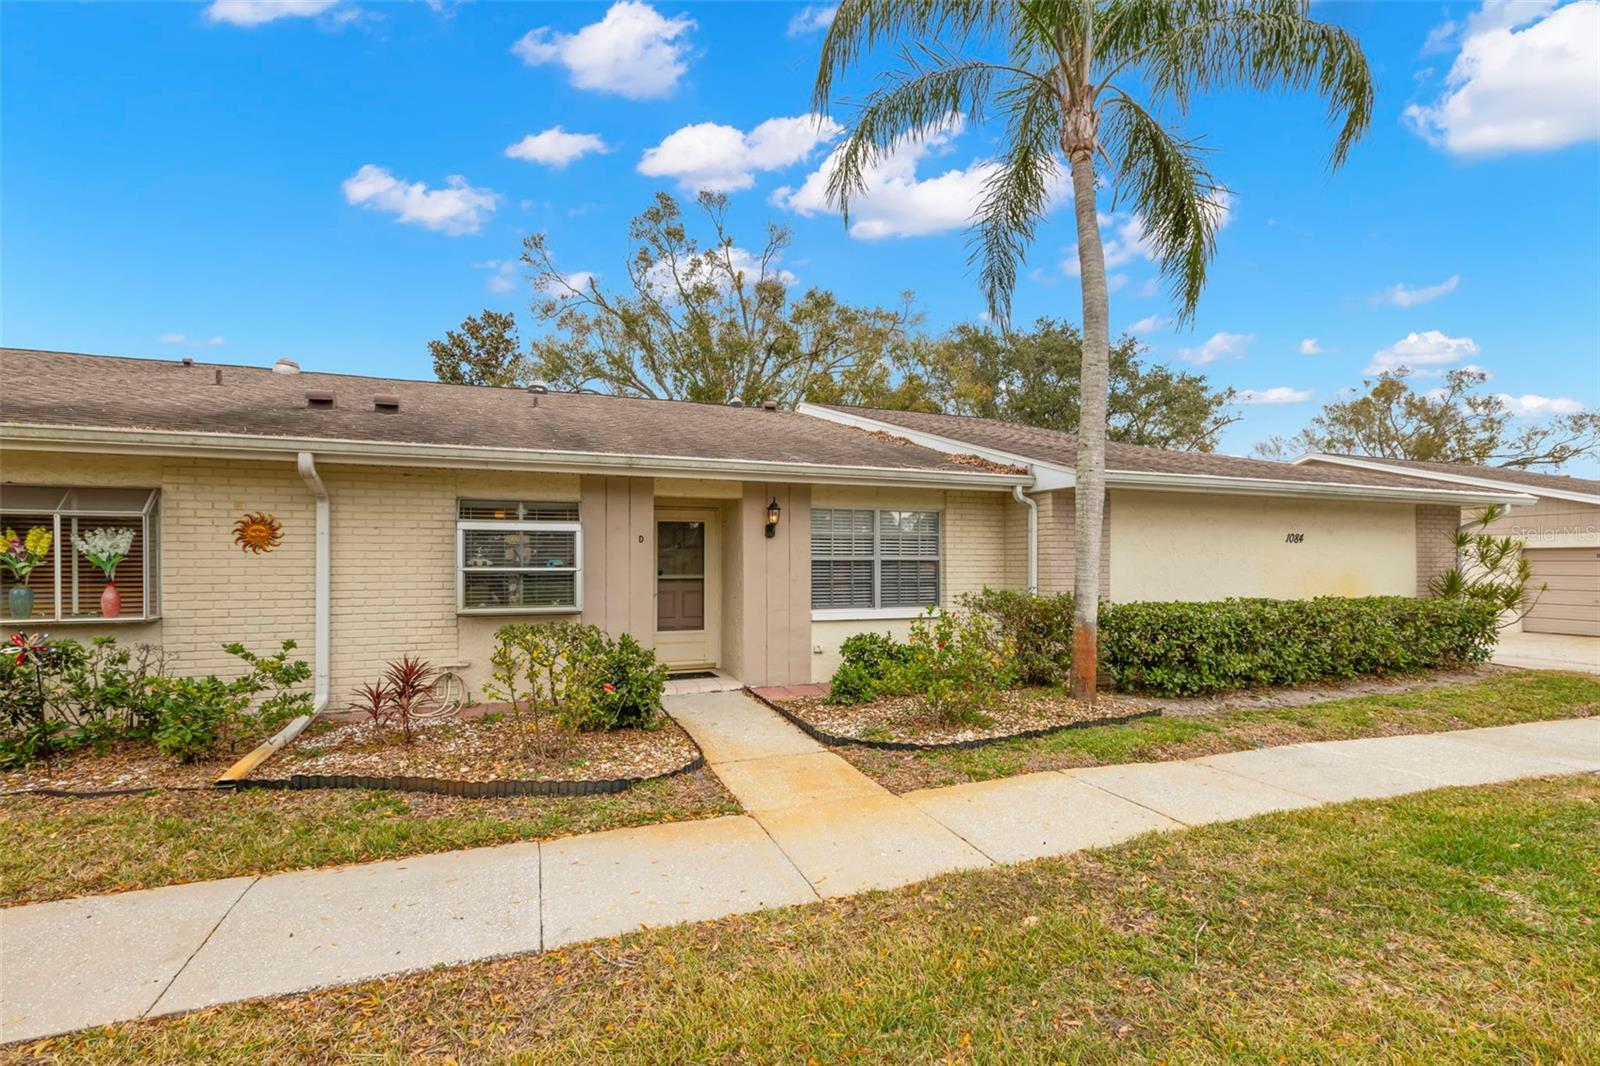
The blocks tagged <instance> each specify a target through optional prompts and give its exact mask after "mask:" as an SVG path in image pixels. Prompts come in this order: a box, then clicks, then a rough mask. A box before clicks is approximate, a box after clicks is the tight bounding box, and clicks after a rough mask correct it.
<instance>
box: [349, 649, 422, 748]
mask: <svg viewBox="0 0 1600 1066" xmlns="http://www.w3.org/2000/svg"><path fill="white" fill-rule="evenodd" d="M438 680H439V672H438V671H437V670H435V669H434V667H433V666H432V665H431V664H430V663H429V662H428V661H427V660H426V659H418V658H414V657H413V656H410V655H407V656H405V657H404V658H402V659H397V660H395V661H394V662H391V663H389V664H388V665H386V666H385V667H384V669H383V679H382V680H380V681H379V682H378V683H377V684H375V685H361V686H359V687H357V688H356V689H355V691H354V693H353V698H352V700H351V703H350V709H351V710H353V711H360V712H361V713H363V714H365V715H366V716H367V717H368V718H369V719H371V720H372V721H374V722H377V723H378V724H379V725H383V726H398V727H399V729H400V736H401V739H403V740H404V741H405V743H407V744H410V743H411V742H412V741H413V740H415V739H416V726H415V722H414V718H415V715H416V712H417V711H418V710H420V709H421V706H422V703H423V701H424V700H425V699H427V697H428V696H429V695H430V694H431V693H432V692H433V687H434V685H436V684H437V683H438Z"/></svg>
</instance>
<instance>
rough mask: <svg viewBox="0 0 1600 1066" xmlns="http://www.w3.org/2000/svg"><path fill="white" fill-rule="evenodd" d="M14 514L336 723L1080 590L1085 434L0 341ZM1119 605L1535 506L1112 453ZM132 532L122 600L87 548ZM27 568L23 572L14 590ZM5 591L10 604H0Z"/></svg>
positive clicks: (1418, 537) (1406, 587)
mask: <svg viewBox="0 0 1600 1066" xmlns="http://www.w3.org/2000/svg"><path fill="white" fill-rule="evenodd" d="M0 382H3V383H4V385H3V388H4V392H3V395H0V525H3V526H8V527H11V528H13V529H16V530H17V531H18V532H19V533H25V532H26V530H27V529H30V528H36V527H42V528H45V529H49V530H51V531H52V532H53V533H54V534H55V543H54V546H53V548H52V550H51V551H50V553H49V555H48V557H47V558H46V559H45V560H44V561H43V563H41V565H40V566H39V567H38V568H37V569H35V570H34V572H33V573H32V574H31V575H30V576H29V578H28V580H27V587H28V588H30V589H31V590H33V599H34V604H33V608H32V615H31V617H29V618H28V619H27V620H26V621H25V622H24V621H23V620H21V619H11V620H10V622H9V626H8V628H9V630H11V631H14V630H15V629H17V628H21V627H23V626H24V625H25V626H26V627H27V628H29V629H35V630H43V631H47V632H49V633H51V634H53V635H57V636H74V637H78V638H80V639H87V638H88V637H90V636H93V635H95V634H99V633H111V634H115V635H116V636H118V637H119V638H120V639H122V640H124V642H130V641H138V642H147V643H151V644H157V645H160V646H161V647H162V648H163V649H165V651H166V652H168V653H169V654H170V655H171V656H172V657H173V658H175V659H176V660H177V662H178V664H179V666H180V668H181V669H184V670H188V671H212V670H225V669H227V668H228V667H229V665H230V664H229V660H228V658H227V656H226V655H225V654H224V653H223V652H222V650H221V645H222V644H223V643H224V642H226V641H234V640H238V641H244V642H247V643H248V644H250V645H251V646H252V647H255V648H257V649H265V648H267V647H269V646H271V645H272V644H274V643H275V642H277V641H280V640H282V639H285V638H293V639H294V640H296V641H297V642H298V643H299V646H300V648H301V650H302V652H304V653H306V654H308V655H309V656H310V657H312V658H313V660H314V664H315V669H316V677H317V693H318V698H319V701H321V702H323V703H328V702H330V701H331V703H332V705H334V706H337V705H338V704H340V703H342V702H343V700H344V694H345V693H347V692H348V691H349V690H350V689H351V688H352V687H353V686H355V685H357V684H359V683H361V682H363V681H368V680H372V679H374V678H375V677H376V676H377V674H378V673H379V671H380V670H381V669H382V666H383V663H384V662H385V661H386V660H388V659H392V658H395V657H398V656H400V655H401V654H404V653H412V654H417V655H421V656H424V657H426V658H428V659H429V660H431V661H433V662H434V663H435V664H438V665H452V666H456V667H457V668H458V669H459V670H460V672H461V673H462V674H463V676H464V677H465V678H466V679H467V681H468V683H469V684H470V685H472V686H474V687H479V686H481V685H482V684H483V682H484V681H485V680H486V679H487V678H488V676H489V673H490V670H491V667H490V663H489V654H490V651H491V649H492V647H493V641H494V633H495V630H496V629H497V628H498V627H499V626H501V625H504V624H505V623H507V622H512V621H519V620H520V621H535V620H539V619H555V618H571V619H582V620H584V621H587V622H592V623H594V624H596V625H599V626H601V627H603V628H605V629H606V630H608V631H611V632H616V633H620V632H628V633H631V634H633V635H634V636H635V637H637V638H638V639H639V640H640V641H641V642H643V643H645V644H646V645H648V646H651V647H653V648H655V649H656V651H657V652H658V653H659V654H660V655H661V656H662V658H663V659H664V660H665V661H666V662H667V663H669V664H670V665H671V666H673V667H675V668H680V669H691V668H706V667H711V668H716V669H718V670H721V671H723V672H725V673H727V674H729V675H731V676H733V677H735V678H738V679H740V680H742V681H744V682H746V683H748V684H785V683H796V682H804V681H810V680H813V679H817V680H822V679H826V678H827V677H828V676H829V675H830V674H831V672H832V670H833V668H834V666H835V665H836V663H837V657H838V647H839V643H840V642H841V641H842V640H843V639H844V638H845V637H848V636H850V635H851V634H853V633H856V632H860V631H862V630H864V629H868V628H884V627H895V628H901V629H903V628H904V627H905V626H906V625H907V624H908V622H907V619H909V618H910V617H912V616H914V615H915V614H917V613H919V612H921V611H923V610H924V609H926V608H927V607H928V606H932V605H938V604H949V603H954V602H955V601H956V600H957V598H958V597H960V596H961V594H963V593H965V592H969V591H975V590H977V589H979V588H982V587H984V586H991V587H1009V588H1025V587H1028V586H1029V585H1030V584H1036V585H1037V586H1038V587H1039V588H1041V589H1042V590H1045V591H1052V590H1057V589H1068V588H1070V587H1071V583H1072V582H1071V567H1072V558H1071V554H1072V537H1071V526H1072V515H1071V512H1072V469H1071V467H1072V438H1071V437H1070V436H1067V435H1064V434H1058V433H1051V432H1049V431H1043V430H1031V429H1027V428H1025V427H1016V426H1010V425H1006V424H1003V423H997V422H988V421H983V420H979V419H965V418H952V417H946V416H940V415H910V414H904V413H900V412H888V411H870V410H862V409H856V408H839V407H813V406H806V407H803V408H802V409H801V410H799V411H784V410H778V409H776V408H775V407H773V406H772V405H762V406H759V407H749V408H741V407H734V406H726V407H724V406H715V405H707V404H695V403H682V402H670V401H657V400H642V399H629V398H621V397H613V396H602V395H595V394H592V393H557V392H551V391H549V390H546V389H543V388H540V387H537V386H536V387H534V388H529V389H513V388H487V387H478V386H465V385H447V384H441V383H439V382H433V381H407V380H396V379H388V378H371V377H359V376H354V375H346V374H322V373H309V372H308V373H302V372H301V371H300V369H299V368H298V367H297V366H296V365H295V364H294V363H292V362H290V361H288V360H281V361H280V362H279V363H278V365H277V366H275V367H273V368H271V369H266V368H256V367H245V366H224V365H217V364H212V363H201V362H198V361H195V360H188V359H185V360H182V361H157V360H145V359H125V358H115V357H106V356H90V355H78V354H70V353H62V352H49V351H35V350H22V349H4V350H0ZM1109 454H1110V456H1111V458H1110V460H1109V462H1108V465H1109V466H1110V467H1111V469H1112V472H1111V474H1110V475H1109V480H1110V484H1111V490H1110V508H1109V519H1108V522H1109V528H1108V532H1109V544H1110V550H1109V553H1108V555H1109V560H1108V565H1107V567H1106V570H1105V571H1104V572H1103V573H1102V575H1101V585H1102V591H1103V592H1105V593H1106V594H1108V595H1109V596H1110V598H1112V599H1114V600H1132V599H1175V598H1176V599H1191V598H1216V597H1222V596H1232V595H1259V596H1282V597H1300V596H1313V595H1323V594H1335V595H1364V594H1370V593H1398V594H1404V595H1411V594H1416V593H1419V592H1420V591H1421V590H1422V589H1423V588H1424V587H1425V585H1426V581H1427V579H1428V577H1429V576H1431V575H1432V574H1433V573H1435V572H1437V571H1438V570H1439V569H1442V568H1444V567H1446V566H1448V565H1450V564H1451V563H1452V562H1453V557H1452V555H1451V553H1450V542H1449V537H1450V533H1451V531H1453V530H1454V528H1455V525H1456V523H1457V520H1458V516H1459V513H1460V509H1461V508H1463V507H1471V506H1481V505H1484V504H1488V503H1508V504H1518V503H1531V502H1532V497H1531V496H1528V495H1525V494H1522V493H1520V492H1516V491H1508V490H1505V489H1490V488H1481V487H1474V486H1466V485H1456V486H1448V485H1441V484H1439V483H1438V482H1437V481H1433V480H1426V479H1420V478H1417V477H1413V476H1409V475H1406V474H1400V473H1394V472H1387V471H1373V470H1361V469H1346V468H1340V467H1335V466H1326V467H1315V468H1314V467H1309V466H1291V465H1288V464H1280V463H1264V462H1257V461H1253V460H1243V459H1230V458H1226V457H1223V456H1207V455H1192V454H1181V453H1169V452H1163V451H1159V450H1155V449H1147V448H1124V447H1120V446H1119V447H1113V448H1112V449H1111V450H1110V452H1109ZM97 528H98V529H106V528H115V529H122V530H131V531H132V533H133V541H132V545H131V550H130V553H129V555H128V558H127V559H126V561H125V562H123V563H122V564H121V566H120V568H119V569H118V570H117V571H116V584H117V585H118V587H119V590H120V596H121V609H120V611H119V612H118V613H117V614H116V616H115V617H108V614H107V611H106V610H105V609H104V608H103V605H102V594H103V590H104V588H105V584H106V582H105V579H104V577H103V576H101V574H100V573H99V572H98V571H97V570H96V569H95V568H94V567H93V566H91V565H90V564H89V562H88V560H87V559H86V558H85V557H84V556H83V555H82V554H81V553H80V552H78V551H76V550H75V549H74V544H75V541H76V537H78V536H82V535H83V534H85V533H87V532H89V531H91V530H94V529H97ZM4 581H5V582H6V584H7V586H8V587H9V586H10V584H11V581H10V578H9V577H8V576H6V577H4ZM5 606H6V604H5V603H4V602H0V610H3V609H5Z"/></svg>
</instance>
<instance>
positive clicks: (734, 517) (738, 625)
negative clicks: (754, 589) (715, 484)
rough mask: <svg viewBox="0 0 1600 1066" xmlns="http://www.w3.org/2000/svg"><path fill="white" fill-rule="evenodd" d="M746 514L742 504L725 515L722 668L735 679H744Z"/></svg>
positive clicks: (733, 505)
mask: <svg viewBox="0 0 1600 1066" xmlns="http://www.w3.org/2000/svg"><path fill="white" fill-rule="evenodd" d="M740 492H741V493H742V492H743V488H742V486H741V488H740ZM743 514H744V508H743V504H742V501H741V502H739V503H734V504H731V505H729V506H728V507H726V508H724V509H723V512H722V669H723V670H725V671H727V672H728V673H729V674H731V675H733V676H734V677H743V676H744V618H745V610H744V528H743V524H742V523H743Z"/></svg>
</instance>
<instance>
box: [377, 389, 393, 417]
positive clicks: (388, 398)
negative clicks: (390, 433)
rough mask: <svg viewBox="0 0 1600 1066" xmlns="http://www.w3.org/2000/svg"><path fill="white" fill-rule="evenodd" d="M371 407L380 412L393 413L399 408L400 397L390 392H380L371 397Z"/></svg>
mask: <svg viewBox="0 0 1600 1066" xmlns="http://www.w3.org/2000/svg"><path fill="white" fill-rule="evenodd" d="M372 409H373V410H374V411H377V412H379V413H381V414H386V415H392V414H395V413H396V412H398V411H399V410H400V397H398V396H396V395H395V394H394V393H392V392H380V393H378V394H377V395H376V396H374V397H373V398H372Z"/></svg>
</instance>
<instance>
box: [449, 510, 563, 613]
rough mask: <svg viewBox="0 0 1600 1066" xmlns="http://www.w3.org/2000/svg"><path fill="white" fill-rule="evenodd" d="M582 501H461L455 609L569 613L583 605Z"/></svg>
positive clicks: (457, 511) (457, 529) (463, 610)
mask: <svg viewBox="0 0 1600 1066" xmlns="http://www.w3.org/2000/svg"><path fill="white" fill-rule="evenodd" d="M582 529H583V527H582V525H581V524H580V522H579V521H578V505H577V504H576V503H568V502H531V503H530V502H527V501H522V500H461V501H459V503H458V504H457V510H456V551H457V557H458V559H457V561H458V566H457V570H456V573H457V577H458V581H457V598H456V600H457V602H456V606H457V608H458V609H459V610H460V611H462V612H464V613H481V614H513V613H528V614H532V613H540V612H545V613H563V612H564V613H571V612H573V611H576V610H578V608H579V607H581V606H582V603H581V600H580V589H581V581H580V575H581V574H582V572H583V538H582V536H581V533H582Z"/></svg>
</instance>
